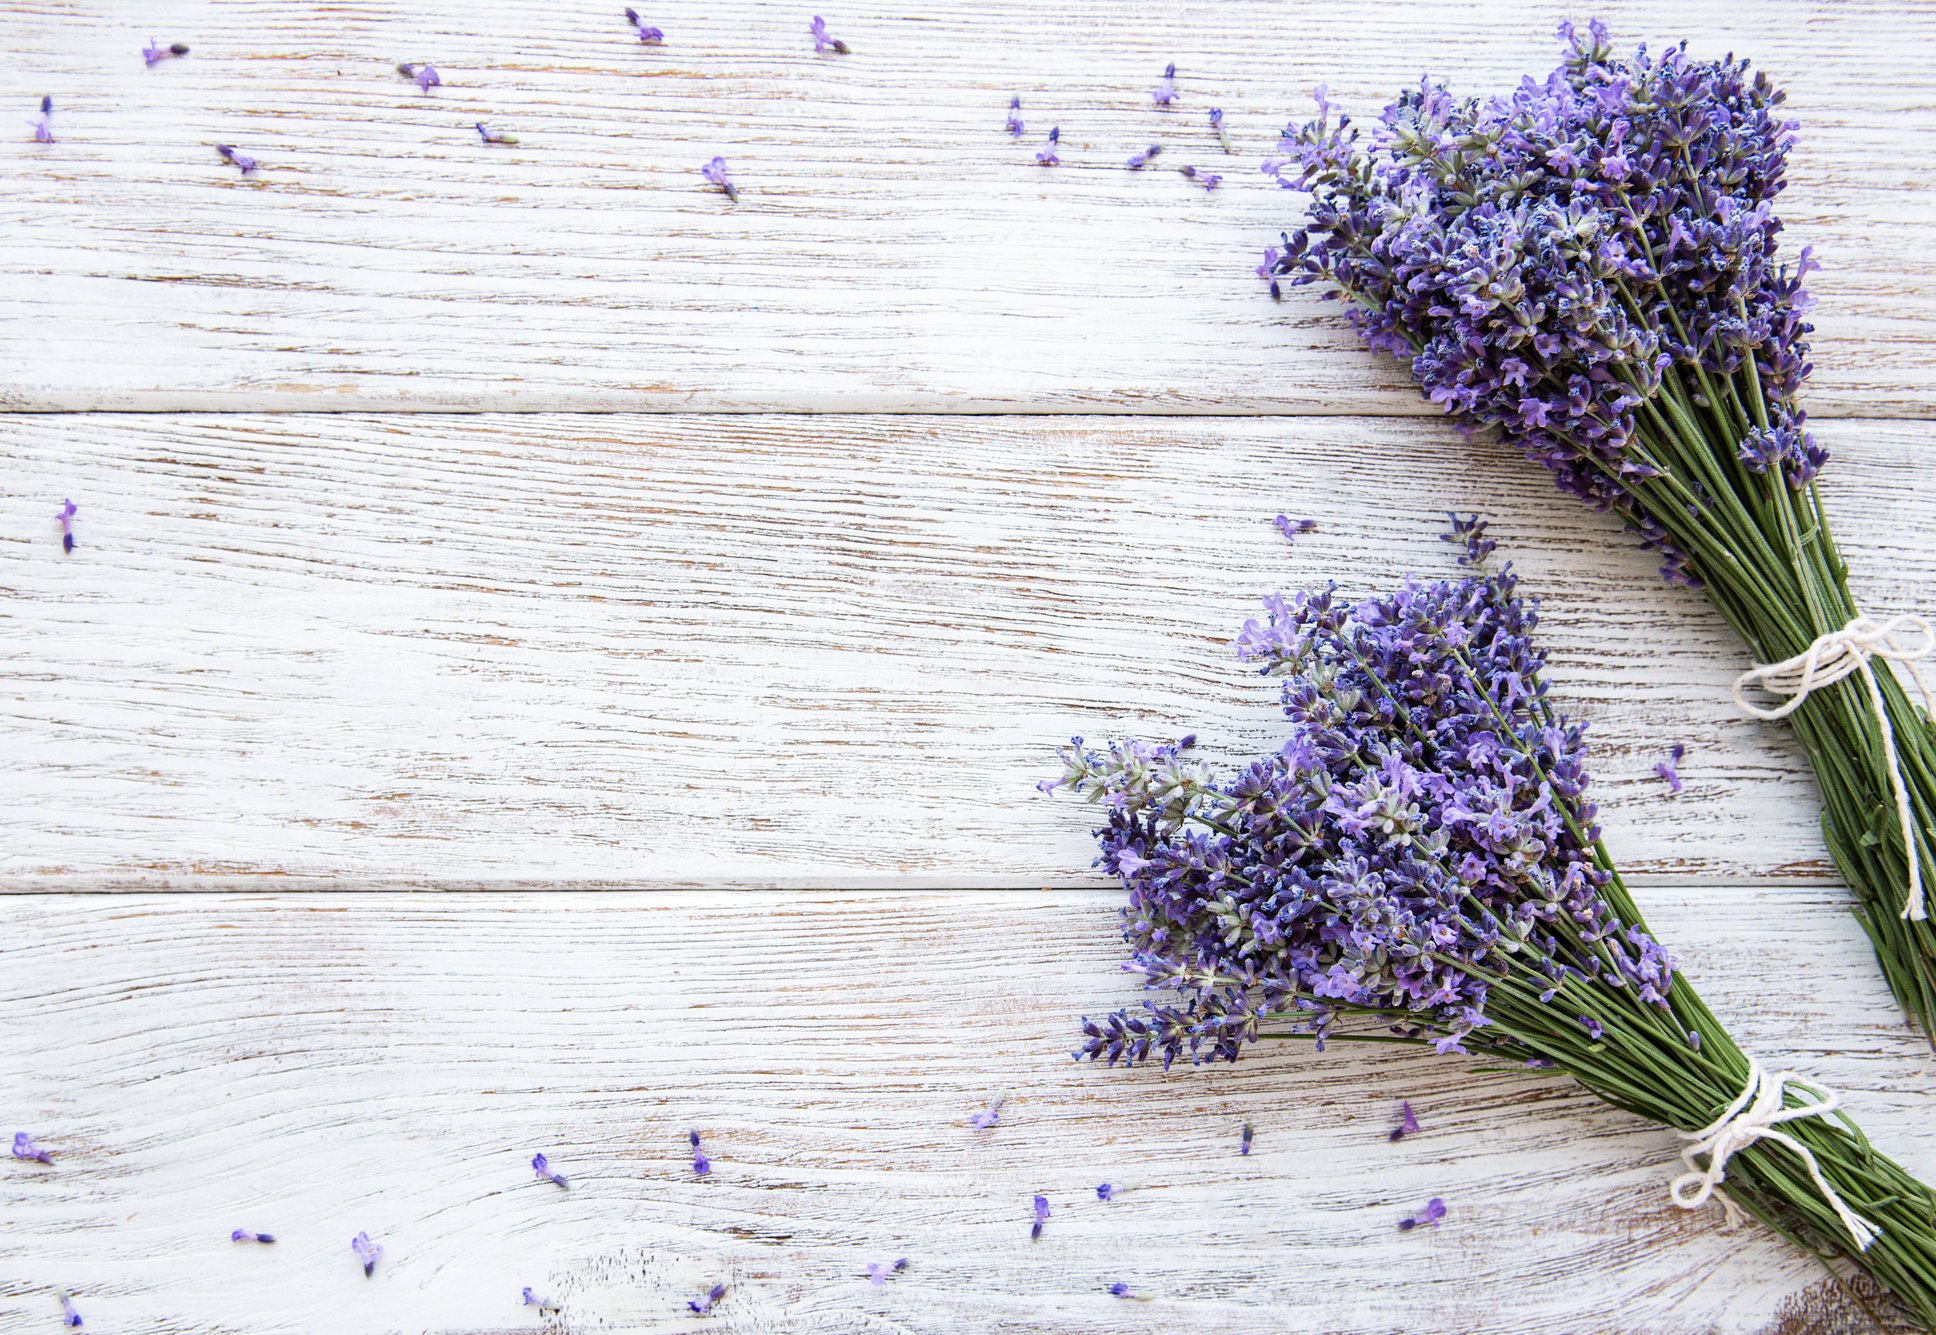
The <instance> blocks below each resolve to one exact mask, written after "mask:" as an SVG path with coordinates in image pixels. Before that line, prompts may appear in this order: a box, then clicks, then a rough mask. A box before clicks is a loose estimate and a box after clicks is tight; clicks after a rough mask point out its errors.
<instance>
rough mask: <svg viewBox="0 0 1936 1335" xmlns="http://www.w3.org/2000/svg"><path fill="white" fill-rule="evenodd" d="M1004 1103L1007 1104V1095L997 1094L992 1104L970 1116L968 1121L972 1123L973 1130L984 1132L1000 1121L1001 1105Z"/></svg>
mask: <svg viewBox="0 0 1936 1335" xmlns="http://www.w3.org/2000/svg"><path fill="white" fill-rule="evenodd" d="M1006 1102H1008V1095H1006V1094H998V1095H996V1097H995V1101H994V1102H993V1103H991V1104H989V1105H988V1106H987V1107H986V1108H983V1109H982V1110H981V1111H980V1112H978V1113H973V1114H971V1115H970V1116H969V1118H968V1120H969V1121H970V1122H973V1123H974V1125H975V1130H977V1131H986V1130H988V1128H989V1127H991V1126H993V1125H995V1123H997V1122H999V1121H1001V1120H1002V1105H1003V1104H1004V1103H1006Z"/></svg>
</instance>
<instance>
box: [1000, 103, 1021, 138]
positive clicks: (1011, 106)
mask: <svg viewBox="0 0 1936 1335" xmlns="http://www.w3.org/2000/svg"><path fill="white" fill-rule="evenodd" d="M1021 112H1022V97H1021V94H1019V93H1017V94H1016V95H1015V96H1013V97H1011V98H1009V99H1008V123H1007V125H1006V126H1005V127H1004V128H1005V129H1007V131H1008V135H1009V138H1011V139H1020V138H1021V137H1022V115H1021Z"/></svg>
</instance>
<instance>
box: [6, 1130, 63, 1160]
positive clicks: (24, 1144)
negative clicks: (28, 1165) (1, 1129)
mask: <svg viewBox="0 0 1936 1335" xmlns="http://www.w3.org/2000/svg"><path fill="white" fill-rule="evenodd" d="M13 1157H14V1158H16V1159H29V1160H32V1161H33V1162H34V1163H52V1162H54V1156H53V1155H51V1154H49V1153H48V1152H47V1151H46V1150H43V1149H42V1148H41V1147H40V1146H38V1145H36V1144H34V1138H33V1137H32V1136H30V1135H28V1134H27V1133H26V1132H25V1131H16V1132H14V1133H13Z"/></svg>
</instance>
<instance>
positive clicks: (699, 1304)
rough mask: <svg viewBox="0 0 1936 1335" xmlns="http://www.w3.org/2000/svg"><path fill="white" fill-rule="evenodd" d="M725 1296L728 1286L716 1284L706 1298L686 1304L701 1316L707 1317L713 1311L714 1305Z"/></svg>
mask: <svg viewBox="0 0 1936 1335" xmlns="http://www.w3.org/2000/svg"><path fill="white" fill-rule="evenodd" d="M725 1296H726V1286H725V1285H724V1284H715V1285H713V1286H712V1288H711V1289H710V1290H709V1291H708V1292H707V1294H706V1296H705V1297H703V1298H694V1299H691V1300H689V1301H688V1302H687V1303H686V1306H687V1307H689V1308H691V1309H692V1310H693V1311H695V1312H697V1313H699V1315H700V1316H705V1315H706V1314H707V1313H708V1312H710V1311H712V1310H713V1304H714V1303H716V1302H718V1301H719V1300H720V1299H721V1298H723V1297H725Z"/></svg>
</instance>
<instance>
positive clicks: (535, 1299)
mask: <svg viewBox="0 0 1936 1335" xmlns="http://www.w3.org/2000/svg"><path fill="white" fill-rule="evenodd" d="M523 1298H524V1305H525V1306H526V1307H535V1308H537V1309H538V1310H539V1311H540V1312H555V1311H557V1310H558V1303H557V1302H556V1301H554V1300H553V1299H550V1298H546V1297H542V1296H540V1295H539V1294H538V1292H537V1290H535V1289H533V1288H532V1287H531V1286H530V1285H529V1284H527V1285H525V1286H524V1292H523Z"/></svg>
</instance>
